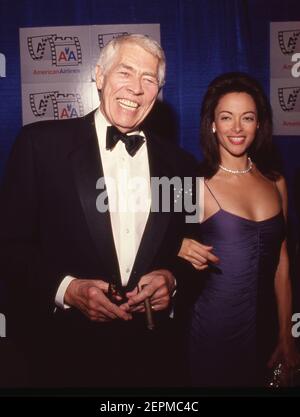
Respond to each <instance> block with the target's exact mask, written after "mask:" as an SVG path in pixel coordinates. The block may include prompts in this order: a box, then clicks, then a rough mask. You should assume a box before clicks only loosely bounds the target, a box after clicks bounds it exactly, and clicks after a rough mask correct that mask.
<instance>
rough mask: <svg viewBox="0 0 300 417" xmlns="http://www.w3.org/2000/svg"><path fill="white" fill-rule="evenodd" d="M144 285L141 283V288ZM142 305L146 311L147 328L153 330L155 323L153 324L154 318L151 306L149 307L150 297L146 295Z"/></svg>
mask: <svg viewBox="0 0 300 417" xmlns="http://www.w3.org/2000/svg"><path fill="white" fill-rule="evenodd" d="M144 287H146V285H143V286H142V287H141V288H142V289H143V288H144ZM144 306H145V311H146V322H147V329H149V330H154V328H155V325H154V319H153V312H152V308H151V302H150V297H147V298H146V299H145V300H144Z"/></svg>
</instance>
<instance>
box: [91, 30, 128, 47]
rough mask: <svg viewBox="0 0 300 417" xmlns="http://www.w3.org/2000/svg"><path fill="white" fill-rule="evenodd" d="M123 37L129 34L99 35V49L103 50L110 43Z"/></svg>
mask: <svg viewBox="0 0 300 417" xmlns="http://www.w3.org/2000/svg"><path fill="white" fill-rule="evenodd" d="M122 35H128V32H112V33H100V34H99V35H98V45H99V48H100V49H101V48H103V47H104V46H105V45H106V44H107V43H108V42H109V41H111V40H112V39H114V38H117V37H119V36H122Z"/></svg>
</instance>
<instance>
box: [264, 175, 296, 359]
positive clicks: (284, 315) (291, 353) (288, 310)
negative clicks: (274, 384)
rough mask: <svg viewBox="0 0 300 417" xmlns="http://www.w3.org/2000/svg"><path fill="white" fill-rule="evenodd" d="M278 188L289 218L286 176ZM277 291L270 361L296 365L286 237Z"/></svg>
mask: <svg viewBox="0 0 300 417" xmlns="http://www.w3.org/2000/svg"><path fill="white" fill-rule="evenodd" d="M276 185H277V188H278V190H279V193H280V197H281V201H282V210H283V214H284V217H285V219H286V218H287V206H288V198H287V188H286V184H285V180H284V178H282V177H281V178H280V179H279V180H278V181H277V183H276ZM275 293H276V299H277V310H278V318H279V337H278V345H277V347H276V349H275V351H274V353H273V355H272V357H271V359H270V361H269V363H268V366H270V367H272V366H274V365H275V364H276V363H278V362H279V361H281V360H284V362H285V363H286V364H287V365H288V366H291V367H293V366H296V365H297V364H298V363H300V355H299V354H298V353H297V350H296V347H295V343H294V342H295V341H294V339H293V336H292V333H291V328H292V321H291V318H292V291H291V281H290V276H289V257H288V252H287V243H286V239H285V240H284V241H283V242H282V245H281V251H280V258H279V263H278V266H277V270H276V274H275Z"/></svg>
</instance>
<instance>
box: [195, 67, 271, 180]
mask: <svg viewBox="0 0 300 417" xmlns="http://www.w3.org/2000/svg"><path fill="white" fill-rule="evenodd" d="M236 92H237V93H247V94H249V95H250V96H251V97H252V98H253V100H254V102H255V105H256V108H257V118H258V124H259V128H258V129H257V131H256V135H255V139H254V141H253V142H252V144H251V146H250V148H249V150H248V153H249V156H250V157H251V159H252V160H253V162H255V164H256V166H257V168H258V169H259V171H260V172H261V173H262V174H263V175H265V176H266V177H268V178H270V179H271V180H276V179H277V178H278V177H279V174H278V161H276V157H275V149H274V146H273V143H272V109H271V106H270V103H269V100H268V99H267V97H266V95H265V93H264V91H263V89H262V87H261V85H260V84H259V82H258V81H257V80H255V79H254V78H252V77H250V76H249V75H248V74H246V73H242V72H229V73H225V74H222V75H220V76H219V77H217V78H215V79H214V80H213V81H212V82H211V83H210V85H209V86H208V90H207V92H206V94H205V96H204V99H203V102H202V107H201V129H200V132H201V145H202V149H203V154H204V161H203V164H202V169H203V173H204V176H205V177H207V178H211V177H212V176H213V175H214V174H215V173H216V172H217V171H218V169H219V164H220V152H219V146H218V140H217V137H216V135H215V134H214V133H213V131H212V123H213V121H214V118H215V109H216V107H217V105H218V103H219V100H220V98H221V97H223V96H224V95H225V94H228V93H236Z"/></svg>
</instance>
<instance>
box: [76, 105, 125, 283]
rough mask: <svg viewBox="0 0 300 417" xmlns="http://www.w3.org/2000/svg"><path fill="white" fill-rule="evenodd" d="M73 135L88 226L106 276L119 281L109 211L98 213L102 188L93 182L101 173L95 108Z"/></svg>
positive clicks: (79, 182)
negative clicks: (98, 198)
mask: <svg viewBox="0 0 300 417" xmlns="http://www.w3.org/2000/svg"><path fill="white" fill-rule="evenodd" d="M75 136H76V140H75V142H76V146H75V147H74V149H73V151H72V152H71V154H70V160H71V165H72V170H73V176H74V179H75V183H76V187H77V191H78V195H79V199H80V202H81V206H82V209H83V212H84V214H85V218H86V222H87V225H88V229H89V232H90V235H91V237H92V240H93V241H94V244H95V246H96V249H97V252H98V254H99V257H100V259H101V265H105V272H107V274H108V275H109V276H108V277H107V279H113V280H114V281H117V282H118V281H119V282H120V272H119V266H118V260H117V254H116V250H115V245H114V242H113V234H112V227H111V221H110V215H109V211H108V210H107V211H105V212H104V213H100V212H99V211H98V210H97V207H96V200H97V197H98V196H99V194H100V192H101V190H97V189H96V183H97V180H98V179H99V178H100V177H103V167H102V163H101V158H100V152H99V146H98V139H97V134H96V128H95V122H94V112H93V113H90V114H89V115H88V116H87V117H86V118H84V119H82V124H81V126H80V128H79V129H78V131H77V132H76V133H75Z"/></svg>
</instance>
